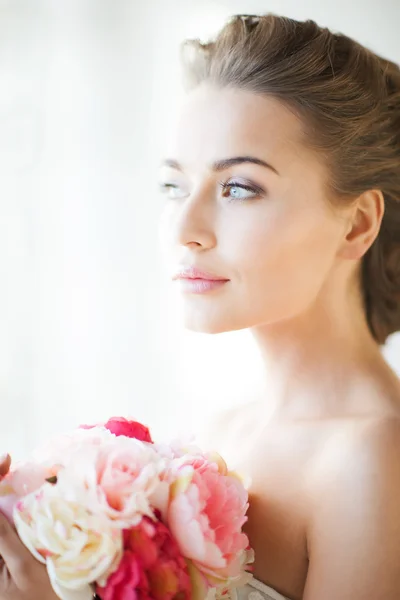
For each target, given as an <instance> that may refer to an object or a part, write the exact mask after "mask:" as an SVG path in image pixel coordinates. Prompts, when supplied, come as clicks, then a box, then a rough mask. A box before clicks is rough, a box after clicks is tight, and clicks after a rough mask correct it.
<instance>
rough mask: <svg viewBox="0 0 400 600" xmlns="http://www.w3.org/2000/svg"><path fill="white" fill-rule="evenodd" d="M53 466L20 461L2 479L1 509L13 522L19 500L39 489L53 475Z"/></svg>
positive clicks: (0, 491) (0, 492)
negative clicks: (15, 507)
mask: <svg viewBox="0 0 400 600" xmlns="http://www.w3.org/2000/svg"><path fill="white" fill-rule="evenodd" d="M55 474H56V471H55V470H54V469H53V468H50V467H46V466H43V465H41V464H37V463H30V462H27V463H20V464H18V463H17V464H16V465H15V467H14V468H13V469H12V470H11V471H10V472H9V473H8V474H7V475H6V476H5V477H3V478H2V479H1V481H0V510H1V512H2V513H3V514H4V515H5V516H6V517H7V518H8V519H9V520H10V521H11V522H12V521H13V511H14V506H15V505H16V503H17V501H18V500H19V499H20V498H22V497H23V496H26V495H27V494H30V493H31V492H35V491H36V490H37V489H39V488H40V487H41V486H42V485H43V484H44V483H45V482H46V479H48V478H50V477H53V476H54V475H55Z"/></svg>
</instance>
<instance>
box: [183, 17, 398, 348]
mask: <svg viewBox="0 0 400 600" xmlns="http://www.w3.org/2000/svg"><path fill="white" fill-rule="evenodd" d="M183 64H184V72H185V83H186V87H188V88H189V89H191V88H193V87H195V86H197V85H199V84H200V83H202V82H204V81H210V82H211V83H214V84H216V85H219V86H223V87H226V86H228V87H234V88H239V89H244V90H248V91H252V92H254V93H256V94H263V95H268V96H272V97H274V98H277V99H279V100H281V101H282V102H284V103H285V104H286V105H287V106H289V107H290V108H291V109H292V110H294V111H295V112H296V114H298V116H299V117H300V118H301V119H302V121H303V123H304V125H305V127H306V132H307V135H306V136H305V137H306V143H307V144H309V145H310V146H311V147H313V148H315V149H318V150H319V151H320V152H321V155H323V156H325V157H326V159H327V162H328V166H329V170H330V174H331V177H330V181H329V187H330V191H332V192H333V196H334V197H335V198H336V199H337V200H338V201H339V199H340V201H342V202H350V201H352V200H354V198H356V197H358V196H359V195H360V194H361V193H363V192H365V191H366V190H369V189H379V190H381V191H382V193H383V194H384V198H385V214H384V217H383V221H382V226H381V230H380V232H379V235H378V237H377V239H376V241H375V242H374V244H373V245H372V247H371V248H370V250H369V251H368V252H367V254H366V255H365V257H364V258H363V264H362V281H361V285H362V292H363V298H364V303H365V310H366V315H367V319H368V324H369V327H370V329H371V331H372V334H373V335H374V337H375V339H376V340H377V341H378V343H380V344H383V343H384V342H385V341H386V339H387V337H388V336H389V335H390V334H391V333H394V332H396V331H399V330H400V70H399V67H398V66H397V65H396V64H394V63H393V62H390V61H389V60H385V59H383V58H381V57H379V56H378V55H376V54H374V53H373V52H371V51H370V50H368V49H367V48H365V47H363V46H362V45H360V44H358V43H357V42H355V41H354V40H352V39H351V38H349V37H347V36H345V35H342V34H335V33H332V32H331V31H329V30H328V29H326V28H321V27H319V26H318V25H317V24H316V23H314V22H313V21H305V22H299V21H295V20H293V19H289V18H286V17H279V16H275V15H271V14H267V15H262V16H251V15H250V16H249V15H242V16H235V17H233V18H232V19H231V20H230V21H229V22H228V23H227V24H226V25H225V27H224V28H223V29H222V30H221V32H220V33H219V34H218V36H217V37H216V39H214V40H213V41H211V42H209V43H201V42H200V41H199V40H187V41H186V42H184V44H183Z"/></svg>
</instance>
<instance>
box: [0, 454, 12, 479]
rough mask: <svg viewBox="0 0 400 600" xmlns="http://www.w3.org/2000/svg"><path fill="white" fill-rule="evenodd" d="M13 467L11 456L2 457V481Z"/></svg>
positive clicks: (0, 457) (0, 466)
mask: <svg viewBox="0 0 400 600" xmlns="http://www.w3.org/2000/svg"><path fill="white" fill-rule="evenodd" d="M10 467H11V456H10V455H9V454H3V456H0V479H1V478H2V477H4V476H5V475H7V473H8V471H9V470H10Z"/></svg>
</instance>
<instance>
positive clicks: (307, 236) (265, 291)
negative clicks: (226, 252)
mask: <svg viewBox="0 0 400 600" xmlns="http://www.w3.org/2000/svg"><path fill="white" fill-rule="evenodd" d="M317 213H318V210H316V211H314V212H313V211H311V210H308V211H306V210H304V211H301V212H300V211H298V212H297V213H296V214H294V213H293V212H290V213H289V212H286V211H283V210H282V211H279V212H276V213H273V212H270V213H269V214H265V216H264V215H259V216H258V218H256V219H251V220H250V219H249V220H246V219H243V220H242V222H241V224H240V228H239V227H237V228H236V232H235V233H236V236H235V238H236V246H235V257H232V258H233V262H234V264H235V266H236V267H237V272H238V277H239V279H240V281H241V283H242V285H243V286H244V289H245V292H246V293H248V294H249V295H251V296H252V302H254V301H257V296H258V297H259V298H260V301H261V302H262V303H264V304H265V301H266V297H267V299H268V302H269V304H270V305H271V304H272V303H276V304H277V305H278V306H282V307H283V306H284V305H285V304H288V303H290V302H291V301H292V300H295V301H296V302H297V303H299V302H308V301H310V300H311V299H312V297H315V295H316V294H317V293H318V291H319V290H320V288H321V286H322V285H323V283H324V281H325V279H326V277H327V276H328V273H329V270H330V268H331V267H332V264H333V261H334V258H335V254H336V250H337V246H338V241H339V234H338V224H337V223H335V221H334V219H333V218H332V217H331V216H330V215H324V214H323V213H322V214H321V212H319V214H317Z"/></svg>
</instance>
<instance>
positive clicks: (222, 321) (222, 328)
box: [183, 314, 252, 334]
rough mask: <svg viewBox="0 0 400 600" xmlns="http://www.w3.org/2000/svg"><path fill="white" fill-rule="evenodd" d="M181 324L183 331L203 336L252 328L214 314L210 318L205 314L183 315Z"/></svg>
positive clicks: (249, 325) (236, 320) (238, 321)
mask: <svg viewBox="0 0 400 600" xmlns="http://www.w3.org/2000/svg"><path fill="white" fill-rule="evenodd" d="M183 324H184V327H185V329H187V330H189V331H193V332H195V333H205V334H217V333H228V332H230V331H239V330H241V329H247V328H248V327H252V324H249V323H247V322H246V323H244V322H242V321H241V320H238V319H232V318H231V319H227V318H226V316H225V317H223V316H222V315H221V316H220V318H219V317H218V315H216V314H214V315H212V316H211V315H207V314H200V315H199V314H196V315H193V314H185V315H184V319H183Z"/></svg>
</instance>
